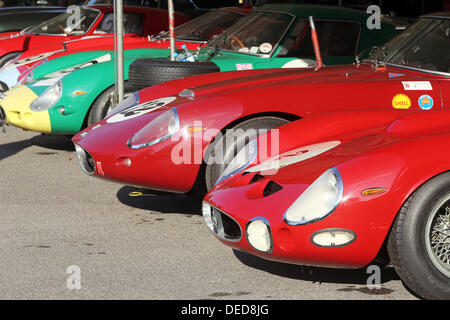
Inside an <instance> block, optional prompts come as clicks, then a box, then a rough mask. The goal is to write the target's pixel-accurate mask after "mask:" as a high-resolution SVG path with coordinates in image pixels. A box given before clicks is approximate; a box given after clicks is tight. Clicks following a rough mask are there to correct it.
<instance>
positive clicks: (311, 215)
mask: <svg viewBox="0 0 450 320" xmlns="http://www.w3.org/2000/svg"><path fill="white" fill-rule="evenodd" d="M342 191H343V184H342V178H341V175H340V173H339V171H338V170H337V169H336V168H331V169H328V170H327V171H325V173H323V174H322V175H321V176H320V177H319V178H317V180H316V181H314V182H313V183H312V184H311V185H310V186H309V187H308V188H307V189H306V190H305V192H303V193H302V195H301V196H300V197H298V198H297V200H295V201H294V203H292V204H291V205H290V207H289V208H288V209H287V210H286V212H285V213H284V221H285V222H286V223H287V224H290V225H304V224H308V223H313V222H316V221H319V220H322V219H324V218H325V217H327V216H328V215H330V214H331V213H332V212H333V211H334V210H335V209H336V208H337V206H338V204H339V203H340V201H341V199H342Z"/></svg>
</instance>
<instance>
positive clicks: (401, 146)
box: [203, 25, 450, 299]
mask: <svg viewBox="0 0 450 320" xmlns="http://www.w3.org/2000/svg"><path fill="white" fill-rule="evenodd" d="M446 28H447V31H448V30H449V28H450V26H449V25H447V27H446ZM449 42H450V41H449ZM436 102H437V103H439V102H438V101H436ZM425 103H428V102H425ZM449 123H450V111H448V110H446V111H444V110H436V111H432V112H420V111H419V112H412V113H408V114H404V113H403V114H402V113H401V112H400V111H397V110H391V111H388V110H378V111H374V110H367V111H343V112H335V113H329V114H324V115H320V116H317V117H311V118H309V119H305V120H302V121H296V122H292V123H290V124H287V125H285V126H282V127H280V128H279V129H275V130H274V131H272V132H270V133H269V134H268V135H267V136H264V135H263V136H260V137H259V138H258V139H257V140H254V141H252V142H251V143H249V144H248V145H247V147H246V148H244V149H243V150H242V151H241V153H242V154H244V153H245V154H246V156H245V157H239V155H238V158H239V159H240V160H239V161H238V160H237V161H236V162H237V163H239V162H241V163H243V162H242V161H241V160H244V159H252V158H254V159H257V160H255V161H254V162H253V164H254V165H251V166H244V167H243V168H242V170H243V171H241V172H240V173H237V174H236V175H234V176H232V177H230V178H228V179H225V180H224V181H222V182H220V183H218V184H217V185H216V186H215V187H214V188H213V190H212V191H211V192H210V193H209V194H208V195H207V196H206V197H205V198H204V203H203V216H204V220H205V222H206V224H207V226H208V227H209V229H210V230H211V231H212V232H213V233H214V235H215V236H216V237H217V238H218V239H219V240H220V241H222V242H223V243H224V244H226V245H228V246H231V247H233V248H236V249H239V250H243V251H246V252H249V253H251V254H255V255H257V256H260V257H262V258H265V259H270V260H276V261H282V262H287V263H294V264H302V265H312V266H320V267H332V268H360V267H363V266H367V265H369V264H371V262H372V261H373V260H374V258H375V257H377V256H379V257H380V256H383V254H384V257H386V255H385V253H386V250H385V246H387V253H388V256H387V257H388V258H389V260H387V262H390V263H391V264H392V265H394V267H395V269H396V271H397V273H398V275H399V276H400V278H401V279H402V280H403V282H404V283H405V285H406V286H407V287H409V288H410V289H411V290H412V291H413V292H415V293H416V294H417V295H419V296H420V297H422V298H428V299H450V151H449V148H448V146H449V144H450V131H449ZM276 143H279V153H278V154H277V155H272V156H270V154H271V153H272V152H271V151H270V147H269V146H274V145H276ZM263 150H264V151H263ZM385 261H386V260H385Z"/></svg>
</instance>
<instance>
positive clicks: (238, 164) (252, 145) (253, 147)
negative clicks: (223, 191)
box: [216, 139, 258, 183]
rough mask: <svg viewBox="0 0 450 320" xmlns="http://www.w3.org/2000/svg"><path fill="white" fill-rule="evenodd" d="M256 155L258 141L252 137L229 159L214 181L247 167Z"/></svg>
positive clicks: (219, 180) (221, 179) (223, 178)
mask: <svg viewBox="0 0 450 320" xmlns="http://www.w3.org/2000/svg"><path fill="white" fill-rule="evenodd" d="M257 155H258V142H257V140H256V139H253V140H251V141H250V142H249V143H247V144H246V145H245V147H244V148H242V149H241V150H240V151H239V152H238V153H237V155H236V157H234V158H233V160H231V162H230V163H229V164H228V166H227V167H226V168H225V170H224V171H223V172H222V174H221V175H220V177H219V179H218V180H217V182H216V183H219V182H221V181H223V180H225V179H227V178H229V177H231V176H233V175H235V174H236V173H238V172H240V171H241V170H243V169H245V168H247V167H248V166H249V165H250V164H251V163H252V162H253V161H254V160H255V158H256V156H257Z"/></svg>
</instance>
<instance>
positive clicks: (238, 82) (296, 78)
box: [185, 63, 424, 99]
mask: <svg viewBox="0 0 450 320" xmlns="http://www.w3.org/2000/svg"><path fill="white" fill-rule="evenodd" d="M398 72H399V70H398V69H397V68H385V67H384V68H378V69H377V68H375V67H374V65H372V64H369V63H363V64H360V65H343V66H328V67H325V68H321V69H319V70H314V69H312V68H307V69H301V70H299V69H289V70H287V69H265V70H256V71H231V72H223V73H222V74H224V75H223V78H224V80H222V79H221V77H220V76H218V77H217V78H218V79H217V80H216V81H214V82H209V83H205V84H202V83H200V84H199V85H197V86H193V87H190V88H189V89H190V90H192V91H193V93H194V94H195V98H196V99H197V98H200V97H203V96H207V95H211V94H215V93H219V92H221V91H234V90H239V89H241V88H243V89H247V88H254V87H262V86H275V85H284V84H288V85H290V86H295V85H300V84H314V83H333V82H343V81H345V82H352V81H386V80H389V79H390V74H394V73H398ZM402 73H403V76H402V80H419V79H422V78H424V74H423V73H419V72H413V71H406V70H402ZM227 74H228V75H227ZM231 75H234V76H231ZM230 76H231V77H232V78H231V79H229V78H230ZM192 80H193V82H195V77H193V78H192ZM185 83H186V82H185Z"/></svg>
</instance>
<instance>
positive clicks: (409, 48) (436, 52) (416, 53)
mask: <svg viewBox="0 0 450 320" xmlns="http://www.w3.org/2000/svg"><path fill="white" fill-rule="evenodd" d="M449 53H450V20H445V19H432V18H421V19H420V20H418V21H417V22H416V23H415V24H413V25H412V26H411V27H409V28H408V29H407V30H405V31H404V32H403V33H401V34H400V35H399V36H397V37H395V38H394V39H393V40H391V41H390V42H388V43H387V44H385V45H384V46H383V47H381V48H378V49H377V50H375V51H374V52H373V53H372V54H371V55H370V57H369V58H368V59H369V60H375V61H380V62H384V63H387V64H395V65H401V66H407V67H412V68H417V69H423V70H430V71H438V72H450V58H449V56H450V55H449Z"/></svg>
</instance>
